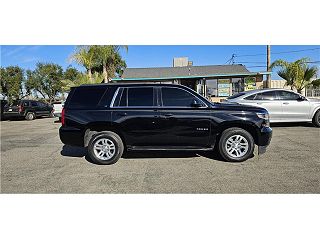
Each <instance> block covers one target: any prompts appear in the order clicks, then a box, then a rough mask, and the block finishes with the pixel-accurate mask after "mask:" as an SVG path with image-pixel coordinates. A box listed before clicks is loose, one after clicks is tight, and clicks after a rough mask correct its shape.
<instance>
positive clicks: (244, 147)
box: [219, 128, 254, 162]
mask: <svg viewBox="0 0 320 239" xmlns="http://www.w3.org/2000/svg"><path fill="white" fill-rule="evenodd" d="M253 150H254V140H253V137H252V135H251V134H250V133H249V132H248V131H246V130H244V129H241V128H230V129H227V130H225V131H223V132H222V135H221V138H220V140H219V152H220V154H221V156H222V157H223V158H224V159H225V160H226V161H229V162H243V161H245V160H247V159H248V158H250V157H251V155H252V154H253Z"/></svg>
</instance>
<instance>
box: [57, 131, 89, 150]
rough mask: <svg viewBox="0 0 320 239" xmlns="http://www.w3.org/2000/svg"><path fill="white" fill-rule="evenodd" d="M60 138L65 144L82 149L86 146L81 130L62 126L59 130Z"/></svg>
mask: <svg viewBox="0 0 320 239" xmlns="http://www.w3.org/2000/svg"><path fill="white" fill-rule="evenodd" d="M59 136H60V140H61V142H62V143H64V144H67V145H72V146H80V147H83V145H84V144H83V137H84V133H83V131H82V130H81V129H78V128H74V127H64V126H61V127H60V129H59Z"/></svg>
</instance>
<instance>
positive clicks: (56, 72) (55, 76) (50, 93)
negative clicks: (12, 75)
mask: <svg viewBox="0 0 320 239" xmlns="http://www.w3.org/2000/svg"><path fill="white" fill-rule="evenodd" d="M62 80H63V69H62V67H61V66H59V65H57V64H52V63H38V64H37V66H36V69H35V70H34V71H31V70H28V71H27V81H26V83H25V86H26V90H27V91H28V92H31V91H33V92H36V93H39V94H40V95H41V96H42V97H43V98H44V99H45V100H46V101H48V102H49V103H51V102H52V101H54V98H55V97H56V96H57V94H58V93H59V92H61V91H62V87H63V83H62Z"/></svg>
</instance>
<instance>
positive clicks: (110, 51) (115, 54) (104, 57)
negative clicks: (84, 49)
mask: <svg viewBox="0 0 320 239" xmlns="http://www.w3.org/2000/svg"><path fill="white" fill-rule="evenodd" d="M93 49H94V52H95V54H96V60H97V62H98V64H99V65H102V75H103V80H104V82H105V83H108V82H109V79H110V78H111V77H114V75H115V73H116V71H117V68H118V67H119V64H120V61H122V58H121V56H120V54H119V51H120V49H125V50H126V51H128V46H119V45H101V46H93Z"/></svg>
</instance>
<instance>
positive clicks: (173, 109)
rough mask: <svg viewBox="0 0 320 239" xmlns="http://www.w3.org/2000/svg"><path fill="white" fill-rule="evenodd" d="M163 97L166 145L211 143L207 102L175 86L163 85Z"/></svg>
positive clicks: (162, 118) (162, 111) (162, 122)
mask: <svg viewBox="0 0 320 239" xmlns="http://www.w3.org/2000/svg"><path fill="white" fill-rule="evenodd" d="M160 98H161V100H160V102H161V105H162V108H161V123H160V127H161V131H162V132H163V138H166V141H165V143H166V144H167V145H171V146H200V147H205V146H208V145H209V137H210V132H211V128H210V126H211V121H210V118H209V117H208V111H207V109H208V108H207V106H206V105H205V103H204V102H202V101H201V100H200V99H199V98H198V97H196V96H195V95H194V94H193V93H191V92H189V91H187V90H185V89H181V88H175V87H170V88H168V87H161V90H160ZM194 106H197V107H194Z"/></svg>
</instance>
